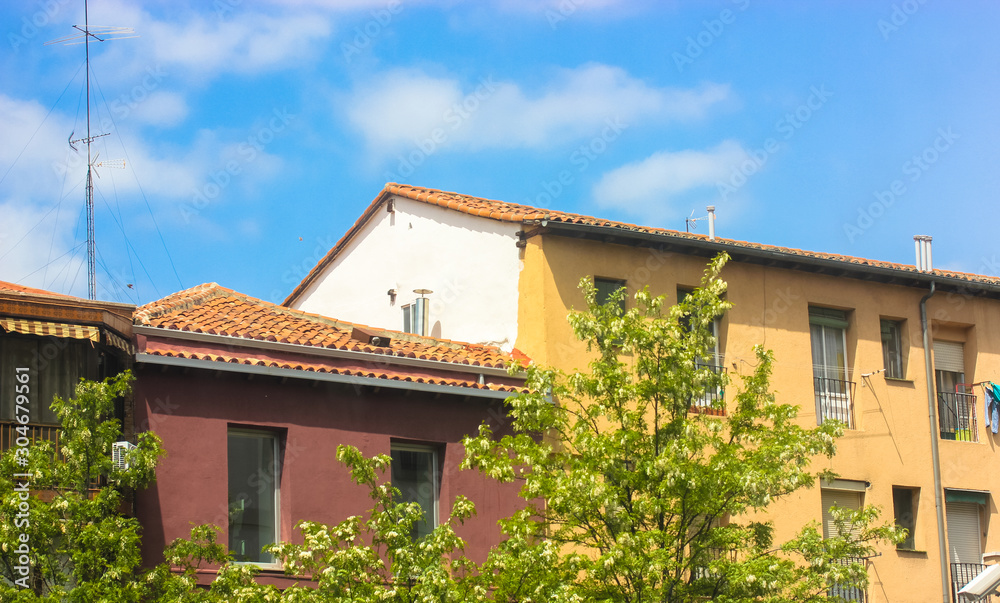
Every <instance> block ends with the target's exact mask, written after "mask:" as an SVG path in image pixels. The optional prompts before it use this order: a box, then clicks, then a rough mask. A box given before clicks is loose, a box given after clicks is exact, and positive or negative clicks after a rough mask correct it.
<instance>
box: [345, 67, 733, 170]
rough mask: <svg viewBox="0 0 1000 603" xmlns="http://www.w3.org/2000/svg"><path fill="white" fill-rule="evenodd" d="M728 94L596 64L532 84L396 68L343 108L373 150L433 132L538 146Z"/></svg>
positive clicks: (466, 141) (459, 141)
mask: <svg viewBox="0 0 1000 603" xmlns="http://www.w3.org/2000/svg"><path fill="white" fill-rule="evenodd" d="M728 96H729V88H728V86H725V85H718V84H705V85H702V86H700V87H698V88H694V89H674V88H657V87H653V86H649V85H648V84H646V83H645V82H643V81H641V80H639V79H636V78H633V77H631V76H630V75H628V74H627V73H626V72H625V71H624V70H622V69H620V68H617V67H612V66H608V65H601V64H588V65H584V66H581V67H579V68H576V69H561V70H559V71H558V72H556V73H555V75H554V76H553V77H552V79H551V81H550V82H549V84H548V85H547V86H545V87H544V88H543V89H541V90H538V91H526V90H525V89H523V88H522V87H521V86H520V85H518V84H517V83H514V82H509V81H496V80H495V79H494V78H493V77H492V76H491V75H485V76H482V77H480V78H479V79H478V80H476V81H473V82H471V83H469V84H467V85H464V86H463V84H462V83H461V82H459V81H458V79H457V78H453V77H435V76H431V75H428V74H426V73H424V72H422V71H417V70H405V71H403V70H399V71H392V72H388V73H384V74H380V75H377V76H375V77H374V78H373V79H372V80H370V81H368V82H365V83H363V84H361V85H359V86H358V87H357V88H356V89H355V91H354V93H353V94H352V95H351V96H350V97H349V98H348V99H347V102H346V105H347V106H346V113H347V116H348V119H349V121H350V122H351V124H352V125H353V126H354V127H355V128H357V129H358V130H359V131H360V132H361V134H362V135H363V136H364V138H365V140H366V141H367V143H368V146H369V148H370V149H371V150H372V151H374V152H375V153H377V154H381V153H385V154H391V153H392V152H395V151H400V150H406V149H408V148H412V147H413V146H415V145H418V144H421V143H426V141H427V140H428V139H431V140H432V141H433V140H434V139H435V138H436V139H437V141H435V144H436V145H444V144H447V145H449V146H451V147H452V148H489V147H528V148H539V147H546V146H550V145H552V144H555V143H558V142H562V141H566V140H572V139H574V138H579V137H582V136H593V135H594V134H595V132H597V131H599V130H600V128H601V127H603V124H604V123H605V121H606V120H608V119H616V120H620V121H624V122H625V123H626V124H630V122H634V121H638V120H645V121H647V122H673V121H690V120H696V119H699V118H701V117H703V116H704V115H705V114H706V112H707V111H708V110H709V109H710V108H712V107H713V106H714V105H716V104H717V103H719V102H721V101H723V100H725V99H726V98H728Z"/></svg>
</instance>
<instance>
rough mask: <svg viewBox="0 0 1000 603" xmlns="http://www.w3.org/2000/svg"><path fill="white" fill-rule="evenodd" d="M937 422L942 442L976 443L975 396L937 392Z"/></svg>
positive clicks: (977, 432) (977, 438)
mask: <svg viewBox="0 0 1000 603" xmlns="http://www.w3.org/2000/svg"><path fill="white" fill-rule="evenodd" d="M938 422H939V423H940V425H939V428H940V430H941V439H942V440H958V441H960V442H978V441H979V429H978V425H977V424H976V396H975V394H957V393H952V392H938Z"/></svg>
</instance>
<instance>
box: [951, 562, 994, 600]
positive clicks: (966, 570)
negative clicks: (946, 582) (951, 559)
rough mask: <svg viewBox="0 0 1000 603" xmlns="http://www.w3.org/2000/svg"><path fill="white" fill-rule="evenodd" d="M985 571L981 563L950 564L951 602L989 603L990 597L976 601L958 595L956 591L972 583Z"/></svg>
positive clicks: (972, 598) (966, 596) (967, 596)
mask: <svg viewBox="0 0 1000 603" xmlns="http://www.w3.org/2000/svg"><path fill="white" fill-rule="evenodd" d="M985 569H986V566H985V565H983V564H982V563H952V564H951V600H952V601H953V602H954V603H972V602H973V601H979V602H985V603H991V602H992V598H991V597H983V598H982V599H976V598H974V597H970V596H969V595H960V594H958V591H960V590H962V587H963V586H965V585H966V584H968V583H969V582H970V581H972V579H973V578H975V577H976V576H978V575H979V574H980V572H982V571H983V570H985Z"/></svg>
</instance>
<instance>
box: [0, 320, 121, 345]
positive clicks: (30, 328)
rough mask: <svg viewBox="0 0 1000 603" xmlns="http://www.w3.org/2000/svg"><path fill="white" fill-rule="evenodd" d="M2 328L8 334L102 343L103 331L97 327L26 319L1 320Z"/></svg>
mask: <svg viewBox="0 0 1000 603" xmlns="http://www.w3.org/2000/svg"><path fill="white" fill-rule="evenodd" d="M0 328H3V330H4V331H6V332H8V333H21V334H22V335H39V336H42V337H63V338H67V339H89V340H91V341H93V342H96V343H100V341H101V331H100V329H98V328H97V327H88V326H84V325H71V324H66V323H58V322H45V321H43V320H28V319H25V318H0Z"/></svg>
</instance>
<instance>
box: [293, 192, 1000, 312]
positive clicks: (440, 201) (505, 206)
mask: <svg viewBox="0 0 1000 603" xmlns="http://www.w3.org/2000/svg"><path fill="white" fill-rule="evenodd" d="M392 195H396V196H399V197H403V198H406V199H411V200H413V201H419V202H421V203H426V204H428V205H436V206H438V207H443V208H446V209H451V210H454V211H459V212H462V213H466V214H469V215H471V216H479V217H483V218H489V219H491V220H498V221H501V222H512V223H518V224H519V223H524V222H532V223H534V222H537V221H542V220H545V221H547V222H549V223H554V224H560V223H561V224H573V225H582V226H595V227H600V228H608V229H611V230H612V231H617V232H618V233H620V234H622V235H624V236H628V235H629V234H642V235H647V234H648V235H659V236H665V237H671V238H674V239H679V240H690V241H692V242H693V241H702V242H707V241H708V236H707V235H703V234H694V233H689V232H680V231H678V230H670V229H667V228H653V227H649V226H639V225H636V224H629V223H627V222H617V221H614V220H605V219H603V218H595V217H593V216H586V215H582V214H574V213H569V212H562V211H556V210H550V209H541V208H537V207H531V206H528V205H520V204H517V203H508V202H506V201H498V200H496V199H486V198H482V197H473V196H470V195H463V194H461V193H454V192H448V191H441V190H437V189H433V188H421V187H417V186H411V185H408V184H397V183H395V182H389V183H387V184H386V185H385V188H383V189H382V191H380V192H379V195H378V196H377V197H375V199H374V200H373V201H372V203H371V205H369V206H368V208H367V209H366V210H365V211H364V213H363V214H362V215H361V217H359V218H358V220H357V221H356V222H355V223H354V226H352V227H351V229H350V230H348V231H347V233H346V234H345V235H344V236H343V237H342V238H341V239H340V241H338V242H337V244H336V245H334V246H333V248H332V249H330V251H329V252H328V253H327V254H326V256H325V257H324V258H323V259H322V260H320V262H319V263H318V264H317V265H316V266H315V267H313V269H312V270H311V271H310V272H309V274H307V275H306V277H305V278H304V279H302V282H301V283H299V285H298V286H297V287H296V288H295V290H294V291H292V293H291V294H290V295H289V296H288V298H286V299H285V301H284V302H283V303H284V304H286V305H287V304H290V303H292V302H293V301H294V300H295V299H296V298H297V297H298V296H299V295H301V294H302V293H303V292H304V291H305V289H306V287H308V286H309V284H310V283H311V282H312V281H313V280H314V279H315V278H316V277H317V276H318V275H319V274H320V272H321V271H322V270H323V268H324V267H326V266H327V265H328V264H329V263H330V262H331V261H332V260H333V259H334V258H335V257H337V255H338V254H339V253H340V252H341V250H342V249H343V248H344V247H345V246H346V245H347V244H348V243H349V242H350V241H351V239H353V237H354V235H355V234H356V233H357V232H358V230H360V228H361V227H362V226H363V225H364V224H365V222H367V221H368V220H369V219H370V217H371V216H372V214H373V213H374V212H375V211H376V210H377V209H378V207H379V206H380V205H381V204H382V202H383V201H384V200H386V199H387V198H389V197H390V196H392ZM712 242H713V243H715V244H718V245H720V246H721V247H722V248H726V247H728V248H730V249H731V250H740V249H742V250H748V251H754V250H756V251H764V252H771V253H776V254H780V255H783V256H786V257H787V258H788V259H794V258H796V257H799V258H803V259H814V260H817V259H818V260H829V261H833V262H838V263H841V264H845V265H846V266H845V268H849V267H850V266H859V267H860V266H867V267H876V268H884V269H890V270H897V271H900V272H902V273H911V274H912V275H914V276H917V275H923V274H932V275H936V276H941V277H947V278H952V279H957V280H961V281H966V282H968V283H969V284H982V285H990V286H1000V278H998V277H994V276H984V275H980V274H972V273H967V272H956V271H950V270H939V269H935V270H933V271H932V272H930V273H922V272H920V271H918V270H917V268H916V266H913V265H910V264H897V263H894V262H883V261H880V260H871V259H867V258H860V257H854V256H848V255H841V254H836V253H822V252H816V251H805V250H802V249H794V248H790V247H779V246H776V245H765V244H762V243H752V242H748V241H740V240H737V239H724V238H719V237H716V238H715V239H714V241H712Z"/></svg>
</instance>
